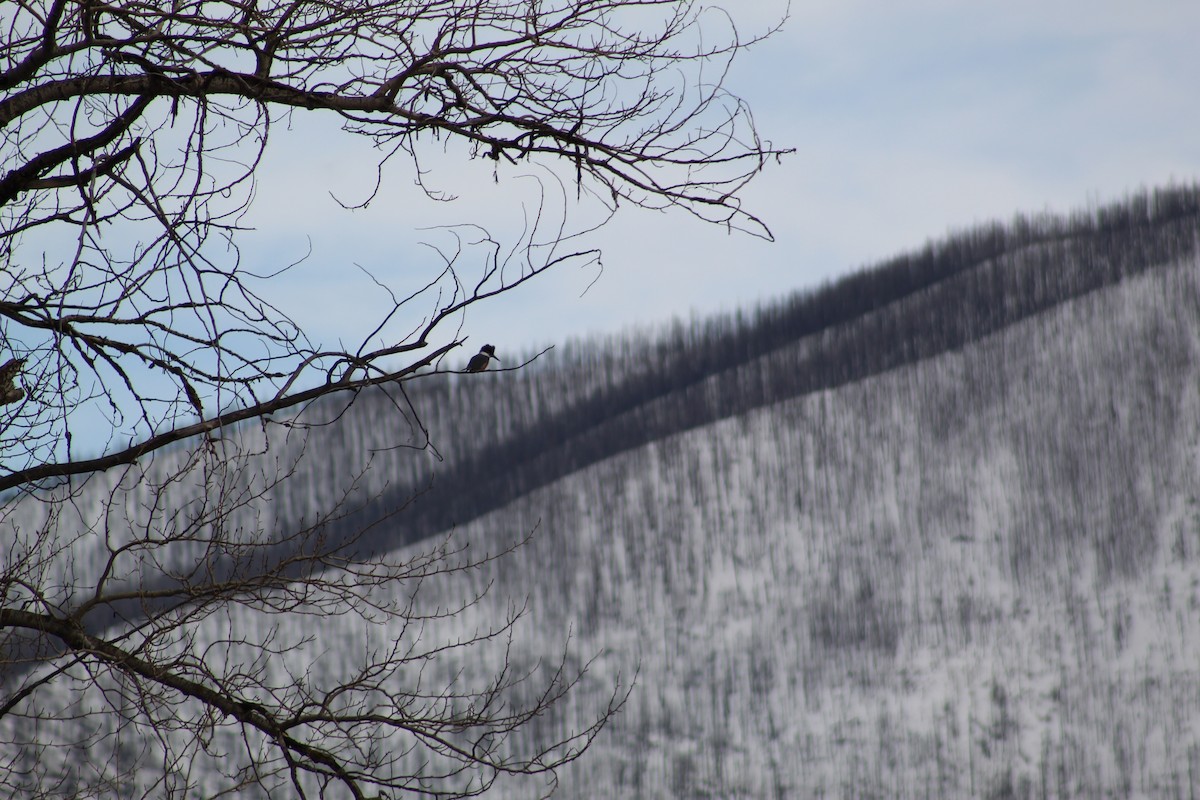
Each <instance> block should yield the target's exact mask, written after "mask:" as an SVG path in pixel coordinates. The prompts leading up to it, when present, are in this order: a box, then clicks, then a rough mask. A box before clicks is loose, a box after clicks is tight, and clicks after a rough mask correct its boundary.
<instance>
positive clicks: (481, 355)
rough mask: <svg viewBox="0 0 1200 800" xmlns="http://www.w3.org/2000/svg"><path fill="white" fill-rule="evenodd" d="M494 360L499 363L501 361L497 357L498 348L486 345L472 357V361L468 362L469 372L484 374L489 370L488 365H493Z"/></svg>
mask: <svg viewBox="0 0 1200 800" xmlns="http://www.w3.org/2000/svg"><path fill="white" fill-rule="evenodd" d="M493 358H495V359H496V360H497V361H499V360H500V359H499V358H498V357H497V356H496V348H494V347H492V346H491V345H490V344H485V345H484V346H483V347H481V348H479V352H478V353H476V354H475V355H473V356H471V360H470V361H469V362H467V372H483V371H484V370H485V369H487V368H488V364H490V363H491V361H492V359H493Z"/></svg>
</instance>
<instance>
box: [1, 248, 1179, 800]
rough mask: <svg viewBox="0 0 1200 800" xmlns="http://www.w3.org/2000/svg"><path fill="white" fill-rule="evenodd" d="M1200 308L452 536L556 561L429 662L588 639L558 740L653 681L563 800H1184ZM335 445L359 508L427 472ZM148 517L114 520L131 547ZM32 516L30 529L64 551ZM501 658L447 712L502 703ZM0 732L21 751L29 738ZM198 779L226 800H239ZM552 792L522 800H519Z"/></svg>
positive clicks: (1012, 349)
mask: <svg viewBox="0 0 1200 800" xmlns="http://www.w3.org/2000/svg"><path fill="white" fill-rule="evenodd" d="M1197 298H1200V264H1198V263H1197V262H1195V261H1188V262H1184V263H1180V264H1176V265H1173V266H1170V267H1163V268H1161V269H1158V270H1154V271H1151V272H1148V273H1145V274H1143V275H1140V276H1138V277H1136V278H1131V279H1127V280H1125V281H1123V282H1122V283H1120V284H1117V285H1115V286H1112V287H1109V288H1107V289H1103V290H1100V291H1097V292H1094V293H1092V294H1089V295H1086V296H1084V297H1081V298H1079V299H1077V300H1074V301H1071V302H1068V303H1064V304H1062V305H1060V306H1057V307H1055V308H1053V309H1051V310H1049V311H1047V312H1045V313H1043V314H1040V315H1038V316H1036V317H1034V318H1031V319H1029V320H1026V321H1025V322H1023V323H1021V324H1019V325H1015V326H1012V327H1010V328H1007V329H1005V330H1003V331H1001V332H999V333H997V334H994V335H992V336H990V337H988V338H987V339H984V340H982V341H978V342H975V343H973V344H971V345H969V346H967V347H965V348H963V349H961V350H959V351H956V352H951V353H946V354H944V355H942V356H939V357H937V358H935V359H930V360H927V361H924V362H920V363H918V364H914V365H910V366H907V367H903V368H900V369H897V370H894V371H892V372H889V373H886V374H883V375H879V376H876V377H873V378H870V379H867V380H863V381H860V382H858V383H855V384H851V385H848V386H844V387H841V388H838V389H834V390H828V391H823V392H818V393H814V394H811V395H806V396H803V397H799V398H796V399H793V400H789V401H786V402H782V403H778V404H775V405H772V406H768V407H765V408H761V409H758V410H755V411H753V412H750V413H748V414H744V415H742V416H740V417H737V418H732V419H726V420H723V421H720V422H717V423H714V424H711V425H707V426H704V427H702V428H698V429H695V430H691V431H688V432H685V433H681V434H678V435H675V436H671V437H668V438H665V439H661V440H658V441H655V442H652V443H650V444H649V445H646V446H644V447H641V448H638V449H636V450H632V451H629V452H626V453H623V454H621V455H618V456H615V457H612V458H609V459H606V460H604V461H601V462H599V463H597V464H594V465H592V466H590V467H587V468H586V469H583V470H580V471H578V472H576V473H574V474H571V475H568V476H564V477H562V478H560V479H559V480H557V481H555V482H553V483H551V484H549V485H547V486H544V487H542V488H540V489H538V490H536V491H534V492H532V493H530V494H528V495H526V496H524V497H522V498H520V499H519V500H517V501H515V502H513V503H511V504H509V505H508V506H505V507H503V508H500V509H497V510H494V511H492V512H489V513H487V514H485V515H484V516H482V517H479V518H477V519H475V520H472V521H471V522H469V523H468V524H465V525H463V526H461V527H459V528H458V529H457V530H455V531H453V532H452V536H453V540H454V541H456V542H461V543H469V544H470V547H471V548H472V550H478V551H489V552H495V551H497V550H499V549H500V548H502V547H503V546H505V545H507V544H509V543H511V542H513V541H516V540H519V539H520V538H521V537H523V536H524V535H525V533H527V532H528V531H530V530H534V529H536V532H535V535H534V537H533V540H532V542H531V543H530V544H529V545H528V546H526V547H524V548H522V549H520V550H519V551H518V552H517V553H515V554H514V555H512V556H510V557H506V558H504V559H502V560H500V561H498V562H495V563H492V564H489V565H487V567H486V568H484V569H481V570H479V571H478V572H474V573H470V574H467V575H463V576H460V577H459V578H458V579H455V580H444V581H435V580H430V581H426V582H425V583H424V584H423V585H422V587H421V601H422V602H423V603H424V604H426V606H427V607H429V608H435V607H438V608H444V607H452V606H454V605H455V604H456V603H459V602H461V601H462V600H463V599H464V598H469V597H471V596H472V595H473V594H474V593H476V592H479V591H481V590H482V589H483V588H485V587H486V586H488V585H491V587H492V588H491V590H490V592H489V593H488V594H487V595H486V596H485V600H484V602H483V603H481V604H479V605H477V606H473V607H471V608H470V609H469V610H467V611H465V612H464V613H462V614H461V615H459V616H458V617H456V618H455V619H453V620H449V621H446V622H445V623H444V624H442V625H438V626H432V625H431V626H430V627H429V628H427V629H425V630H423V631H422V632H421V634H420V636H421V637H423V641H424V642H436V641H439V640H441V639H444V640H447V641H448V640H452V639H453V638H454V637H455V636H459V635H462V634H464V633H470V632H472V631H475V630H478V629H479V628H481V627H482V626H486V625H489V624H495V623H496V622H497V621H500V620H503V618H504V615H505V614H506V613H507V611H508V609H510V608H511V607H513V606H514V605H515V606H517V607H521V606H523V605H525V604H528V615H527V616H526V617H525V619H524V620H522V621H521V622H520V623H519V624H518V627H517V634H518V637H517V644H518V647H519V650H518V657H519V659H520V661H521V663H523V664H533V663H535V662H536V661H537V660H538V659H551V660H552V659H553V658H554V657H555V656H556V655H557V654H558V653H559V652H560V651H561V649H562V647H563V645H564V643H565V642H568V639H569V649H570V652H571V653H572V657H573V658H574V659H575V660H576V661H577V662H580V661H582V660H586V659H587V658H590V657H591V656H593V655H596V657H597V658H596V661H595V663H594V664H593V666H592V670H591V672H590V673H589V676H588V678H587V680H586V681H585V683H584V691H583V693H582V694H580V695H576V696H572V698H571V699H570V700H569V701H568V702H566V703H565V704H563V705H562V706H561V707H559V708H558V710H557V712H556V713H557V716H555V717H554V718H553V719H548V720H546V721H545V722H544V727H542V728H540V729H539V730H540V731H541V732H545V731H557V730H563V729H565V728H566V727H567V726H569V725H572V724H578V723H579V721H582V720H587V719H590V717H591V715H593V714H595V713H596V712H597V709H598V708H599V707H601V706H602V704H603V702H604V701H605V700H606V699H607V696H608V692H610V691H611V689H612V686H613V685H614V684H615V683H616V681H617V680H618V675H620V676H624V677H625V678H628V677H629V676H631V675H633V674H634V673H635V672H636V673H637V676H638V677H637V685H636V687H635V689H634V691H633V694H632V695H631V697H630V699H629V702H628V704H627V705H626V707H625V709H624V710H623V712H622V714H621V715H620V716H619V717H618V718H617V719H616V720H615V721H614V722H613V723H612V725H611V726H610V727H609V728H608V729H607V730H606V732H605V733H604V734H603V735H602V736H601V738H600V739H599V740H598V741H597V742H596V743H595V744H594V746H593V747H592V749H591V751H590V752H589V753H588V754H587V755H586V756H585V757H584V758H583V759H581V760H580V761H578V762H576V763H575V764H573V765H571V766H569V767H567V768H565V769H564V770H563V771H562V773H561V775H560V781H561V783H560V787H559V790H558V795H557V796H560V797H566V798H575V797H579V798H591V797H614V798H619V797H628V798H656V797H753V798H758V797H826V796H828V797H890V798H909V797H912V798H917V797H921V798H926V797H974V796H992V797H1038V798H1042V797H1045V798H1061V797H1129V796H1138V797H1176V796H1191V795H1192V794H1194V793H1195V791H1196V790H1197V789H1198V788H1200V787H1198V786H1197V783H1200V366H1198V365H1200V358H1197V356H1198V355H1200V303H1198V302H1197ZM803 346H808V345H803ZM787 357H788V354H787V353H782V354H780V353H776V354H772V356H771V358H787ZM485 391H486V386H483V385H481V384H475V385H467V384H465V383H464V384H453V385H451V386H450V388H449V394H448V395H447V398H448V399H447V400H446V402H445V403H443V404H442V405H440V406H439V407H438V408H437V409H431V411H430V416H429V419H428V420H427V421H428V423H429V425H430V430H431V433H432V435H433V438H434V440H435V442H436V443H437V444H438V447H439V449H441V450H442V452H443V454H444V455H445V456H446V458H447V459H448V460H451V459H453V458H454V457H455V455H456V454H459V453H461V452H463V450H464V448H465V447H466V445H464V444H462V443H460V442H457V441H455V440H454V439H453V436H452V430H453V423H454V420H455V419H456V418H458V419H462V418H485V417H486V418H489V419H490V417H487V415H489V414H494V415H495V416H496V418H497V419H503V413H504V412H503V411H502V410H498V411H492V410H489V409H487V407H486V403H485V402H484V398H486V395H485V394H484V392H485ZM545 402H547V403H550V402H552V401H551V400H549V399H547V400H545ZM460 415H461V416H460ZM343 427H344V428H345V431H344V432H342V433H340V434H339V436H342V437H344V442H345V448H344V449H343V450H337V451H334V450H329V449H327V448H326V447H325V446H324V445H322V446H321V447H320V448H317V450H318V451H319V453H320V454H321V456H322V458H325V459H327V460H328V462H329V463H328V465H327V467H326V469H328V470H330V471H340V473H341V474H350V473H352V472H354V464H355V463H362V461H361V459H363V456H364V454H365V453H371V452H373V453H374V454H375V455H374V459H375V460H374V461H373V462H372V464H371V467H370V469H368V470H367V472H366V473H365V474H364V475H363V477H362V485H363V488H362V491H363V492H368V493H369V492H375V491H379V490H381V489H382V488H384V487H386V486H389V485H393V484H396V483H402V482H403V480H404V479H405V478H404V475H405V474H406V473H403V470H410V471H411V474H413V475H417V476H418V477H419V475H420V474H421V470H422V469H424V467H420V466H411V465H410V466H407V467H406V466H403V465H404V464H406V463H407V462H405V461H403V459H404V458H409V459H413V458H420V457H423V456H421V455H420V454H418V455H417V456H413V455H412V454H411V453H407V452H406V453H397V452H395V451H392V450H386V449H385V448H384V444H383V440H384V439H386V437H387V435H388V433H387V432H386V431H382V430H380V428H381V427H382V426H380V425H379V424H378V419H377V418H375V419H372V418H370V415H367V414H360V415H358V416H355V415H354V414H351V415H350V417H349V419H348V424H347V425H345V426H343ZM393 433H394V431H393ZM496 435H497V436H499V435H501V434H500V433H497V434H496ZM271 453H272V455H273V457H278V458H286V456H283V455H280V454H279V451H278V448H276V449H274V450H271ZM356 459H360V461H358V462H356V461H355V460H356ZM321 474H323V473H320V472H312V473H304V474H303V475H302V476H301V480H303V481H304V482H305V484H304V485H306V486H308V487H310V488H309V489H307V490H306V491H307V492H308V497H309V503H310V505H309V506H308V507H298V506H291V507H277V508H275V509H274V510H264V511H263V512H261V513H262V514H264V515H265V516H264V517H263V518H262V519H260V525H259V526H258V527H257V528H256V530H270V529H272V527H273V526H277V525H280V524H283V523H284V522H285V521H287V520H289V519H296V518H299V517H303V516H306V515H312V514H313V513H314V512H315V511H316V509H318V508H319V507H320V505H321V504H322V503H325V502H328V501H329V499H330V497H333V496H335V492H336V491H338V488H337V487H336V485H326V484H325V483H322V481H321V480H320V476H321ZM106 480H107V479H102V480H97V481H96V482H95V486H94V487H93V486H89V487H88V489H89V491H88V492H87V493H85V494H84V495H83V496H82V497H81V500H80V502H79V503H77V504H76V507H77V508H78V509H79V512H78V513H79V515H80V517H81V518H82V519H83V520H84V522H83V523H81V527H80V528H79V530H80V534H79V535H78V536H77V537H76V538H75V539H72V540H71V541H70V542H69V546H70V547H71V548H75V550H74V551H73V552H74V556H73V558H70V559H67V560H66V561H67V562H69V563H70V565H71V567H70V570H67V571H66V572H64V573H63V574H64V576H68V575H69V576H70V580H72V581H75V582H76V583H78V584H79V585H86V581H87V579H88V578H89V577H90V576H91V575H92V574H93V573H91V572H89V570H90V569H91V565H92V564H93V563H94V562H95V555H96V553H98V552H103V551H102V549H97V548H99V547H100V545H99V544H98V543H97V542H98V539H97V537H94V536H88V535H86V532H87V531H88V530H99V529H102V528H103V525H100V524H99V523H98V522H97V520H99V519H101V518H102V517H103V516H104V513H105V512H106V511H108V510H110V509H109V504H108V497H109V496H110V492H111V484H110V483H106V482H105V481H106ZM330 483H331V484H335V483H336V482H330ZM289 496H290V495H289ZM135 501H136V497H133V499H130V500H128V502H127V504H126V505H125V506H123V508H125V509H126V510H125V511H123V512H122V513H124V514H126V515H127V516H130V517H135V518H136V517H137V515H138V514H139V513H141V512H140V511H139V510H138V507H137V503H136V502H135ZM16 513H17V512H13V514H14V515H15V514H16ZM20 513H27V514H28V515H29V516H28V517H27V519H28V522H22V529H23V530H30V529H32V528H31V526H32V527H36V526H37V525H41V524H44V522H43V521H41V520H40V519H39V518H38V516H37V515H38V513H39V512H38V511H36V510H29V511H27V512H26V511H22V512H20ZM16 518H17V517H16V516H11V519H16ZM22 519H26V518H22ZM115 527H116V526H110V533H111V532H112V531H113V530H115ZM422 546H425V547H428V545H417V546H415V548H414V549H412V550H408V551H398V552H397V553H395V554H393V555H394V556H396V557H403V556H405V555H407V554H411V553H414V552H418V551H419V550H420V549H421V548H422ZM186 555H187V554H186V553H185V554H182V555H181V556H180V557H186ZM65 579H66V578H64V580H65ZM411 588H412V587H411V586H400V587H397V592H398V594H397V597H404V596H405V594H404V593H405V592H408V591H411ZM232 630H236V631H237V632H238V636H239V637H245V638H246V640H247V641H249V642H251V643H253V642H255V641H263V640H267V639H269V638H270V637H272V636H274V637H276V639H275V641H276V644H277V646H278V647H279V648H280V653H279V655H278V656H277V657H273V658H272V659H271V660H270V661H269V662H268V664H267V668H268V670H269V672H270V674H271V676H272V680H273V681H275V682H277V683H278V684H279V685H280V686H281V687H285V686H286V685H287V684H288V681H289V680H291V679H290V677H289V675H295V674H305V675H306V679H307V680H309V681H311V682H312V683H313V685H316V686H321V685H328V684H329V682H330V681H333V680H335V679H336V678H337V677H338V676H339V675H346V674H349V671H350V670H353V669H354V668H355V666H356V664H357V663H358V660H359V659H361V657H362V654H363V653H364V652H365V650H366V649H367V648H368V645H369V644H370V643H371V642H378V641H383V640H387V639H388V637H389V635H390V634H391V633H394V634H395V635H399V632H389V631H379V630H373V631H370V632H365V631H364V627H363V626H362V624H361V622H359V621H357V620H356V618H355V617H354V616H353V615H345V616H334V617H330V618H326V619H322V620H320V624H319V625H317V626H314V625H312V621H311V620H307V619H303V618H302V619H300V620H297V621H296V625H295V626H291V627H284V628H279V629H277V628H276V627H275V624H274V620H273V619H272V618H270V617H267V616H264V615H240V614H238V613H234V614H231V615H228V616H225V615H217V616H214V617H211V618H209V619H208V620H207V621H205V622H204V623H203V625H202V626H201V627H200V629H199V630H198V632H197V638H196V647H198V648H203V647H205V646H208V645H210V644H213V643H217V642H220V641H222V640H223V639H227V638H229V637H230V632H231V631H232ZM407 635H412V633H411V632H409V634H407ZM310 639H311V642H308V640H310ZM306 642H307V643H306ZM232 654H233V653H231V655H232ZM498 657H499V655H498V654H497V653H494V652H485V653H482V654H477V655H476V657H473V658H471V659H468V660H466V661H464V662H462V663H457V662H452V663H445V664H441V665H439V667H438V669H437V670H431V671H430V672H427V673H426V674H425V675H424V677H423V680H426V681H436V679H437V678H438V677H439V676H440V677H442V678H447V677H448V676H451V675H454V674H456V671H458V670H462V673H461V678H460V680H463V681H467V682H470V681H474V680H479V679H482V678H484V677H485V676H486V675H487V673H488V669H489V667H491V666H493V665H494V664H495V663H496V662H495V660H494V659H496V658H498ZM405 677H406V676H400V677H398V680H402V679H405ZM407 677H409V678H411V677H412V676H407ZM86 702H88V703H92V704H93V705H94V706H96V707H98V706H99V703H100V701H99V700H98V699H97V698H91V699H89V700H87V701H86ZM50 706H53V703H52V702H48V703H47V707H50ZM0 724H2V725H3V726H8V727H3V728H2V730H3V733H4V735H3V737H2V741H4V742H8V741H11V738H12V730H11V726H12V724H13V723H12V722H11V721H7V722H4V723H0ZM539 724H540V725H541V724H542V723H539ZM63 735H64V736H71V735H82V734H81V733H80V732H79V731H75V730H73V729H72V730H69V731H66V732H64V734H63ZM224 735H225V734H221V733H219V732H218V734H217V739H216V741H217V742H218V743H223V744H222V746H223V747H227V749H229V750H230V751H232V752H236V751H237V748H236V747H233V746H232V745H231V744H230V743H229V742H227V741H225V740H224V739H222V738H221V737H222V736H224ZM9 747H10V746H9V745H5V744H0V750H3V749H4V748H9ZM218 749H219V748H218ZM3 756H4V758H5V759H7V758H9V757H13V754H12V753H11V752H9V751H5V752H4V753H3ZM151 762H153V759H152V758H150V759H148V760H147V763H149V764H150V765H151V766H153V764H152V763H151ZM55 768H61V769H63V770H69V769H70V766H69V764H68V763H67V762H66V760H64V761H63V762H62V763H61V764H60V765H58V766H56V767H55ZM97 769H98V770H99V769H102V767H97ZM148 770H149V768H148ZM147 774H149V772H147ZM197 777H198V781H199V783H200V788H201V794H202V795H203V794H207V793H209V792H212V791H215V790H216V789H218V788H219V787H220V783H219V781H217V780H216V778H215V777H212V778H209V777H207V776H206V775H204V774H200V775H198V776H197ZM539 786H540V784H539ZM530 791H531V787H530V785H529V784H528V783H525V782H522V781H516V780H514V781H501V782H500V783H498V784H497V786H496V789H495V796H497V797H525V796H528V795H529V792H530Z"/></svg>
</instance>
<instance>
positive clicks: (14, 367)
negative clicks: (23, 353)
mask: <svg viewBox="0 0 1200 800" xmlns="http://www.w3.org/2000/svg"><path fill="white" fill-rule="evenodd" d="M24 364H25V359H23V358H10V359H9V360H8V361H6V362H5V364H4V366H2V367H0V406H6V405H8V404H9V403H15V402H17V401H18V400H20V399H21V398H22V397H24V396H25V390H24V389H22V388H21V387H20V386H17V383H16V380H17V376H18V375H20V374H21V367H22V366H23V365H24Z"/></svg>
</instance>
